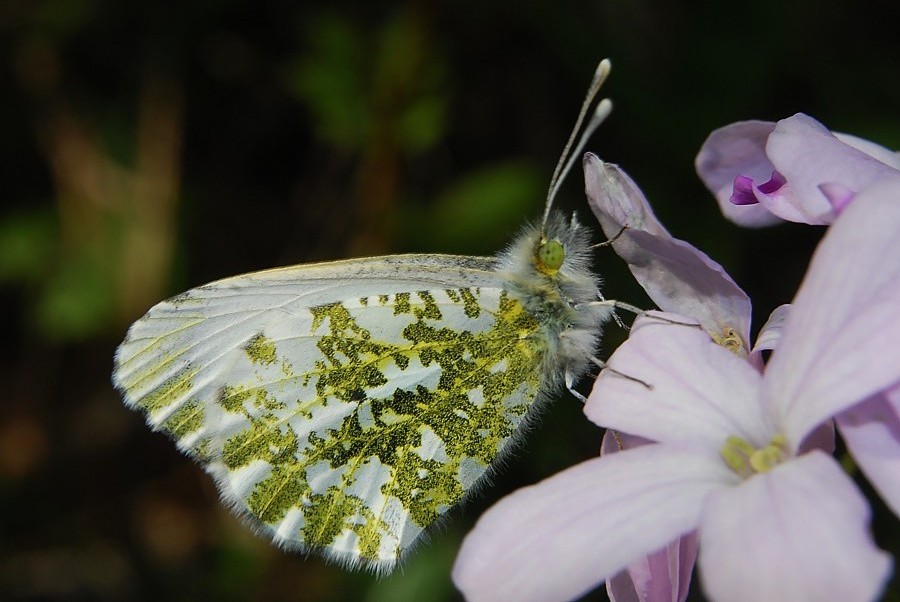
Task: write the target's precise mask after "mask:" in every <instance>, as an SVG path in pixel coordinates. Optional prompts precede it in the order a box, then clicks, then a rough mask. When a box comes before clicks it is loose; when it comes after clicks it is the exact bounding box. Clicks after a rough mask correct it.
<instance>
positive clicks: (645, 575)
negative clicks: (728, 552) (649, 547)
mask: <svg viewBox="0 0 900 602" xmlns="http://www.w3.org/2000/svg"><path fill="white" fill-rule="evenodd" d="M698 543H699V541H698V537H697V533H696V532H694V533H690V534H688V535H684V536H682V537H679V538H678V539H677V540H676V541H674V542H672V543H670V544H669V545H667V546H666V547H665V548H663V549H662V550H658V551H656V552H654V553H653V554H650V555H649V556H647V557H646V558H642V559H641V560H639V561H637V562H635V563H632V564H631V565H629V566H628V568H627V569H626V570H624V571H622V572H621V573H619V574H617V575H616V576H615V577H613V578H612V579H609V580H608V581H607V582H606V592H607V593H608V594H609V598H610V600H611V601H612V602H683V601H684V600H685V599H687V595H688V589H689V588H690V585H691V574H692V573H693V570H694V562H695V561H696V559H697V546H698Z"/></svg>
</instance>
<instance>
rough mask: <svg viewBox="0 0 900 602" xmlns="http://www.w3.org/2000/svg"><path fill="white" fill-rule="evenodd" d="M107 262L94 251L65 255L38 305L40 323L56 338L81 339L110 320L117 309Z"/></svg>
mask: <svg viewBox="0 0 900 602" xmlns="http://www.w3.org/2000/svg"><path fill="white" fill-rule="evenodd" d="M107 265H108V264H107V262H104V261H103V259H102V258H100V257H96V256H95V254H90V253H81V254H79V255H75V256H69V257H64V258H63V261H62V263H61V264H60V265H59V266H58V268H57V269H56V271H55V272H54V274H53V275H52V276H51V277H50V279H49V280H48V281H47V283H46V287H45V289H44V291H43V294H42V296H41V298H40V300H39V301H38V305H37V320H38V326H39V327H40V329H41V330H42V331H43V333H44V334H45V335H46V336H47V337H48V338H50V339H54V340H71V339H79V338H83V337H86V336H89V335H91V334H94V333H96V332H98V331H100V330H102V329H103V327H105V325H106V324H108V323H109V321H110V319H111V318H112V316H114V315H115V313H114V304H113V298H112V295H113V294H114V291H115V287H113V286H111V285H110V281H109V278H108V274H107V272H106V269H105V268H106V267H107Z"/></svg>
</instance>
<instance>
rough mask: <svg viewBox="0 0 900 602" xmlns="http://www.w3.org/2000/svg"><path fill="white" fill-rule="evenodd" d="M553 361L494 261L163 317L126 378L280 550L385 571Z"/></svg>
mask: <svg viewBox="0 0 900 602" xmlns="http://www.w3.org/2000/svg"><path fill="white" fill-rule="evenodd" d="M545 345H546V341H544V340H543V339H542V331H541V328H540V324H539V323H538V321H537V319H536V318H535V316H533V315H532V314H531V313H529V312H528V311H527V310H526V309H525V306H524V305H523V303H522V301H521V299H519V298H518V297H517V295H516V294H515V293H514V292H511V291H510V290H507V288H506V287H505V286H504V281H503V279H501V278H500V277H499V276H498V275H497V273H496V271H495V266H494V265H493V260H491V259H480V258H467V257H453V256H423V255H417V256H398V257H388V258H372V259H366V260H354V261H346V262H333V263H329V264H316V265H311V266H298V267H295V268H284V269H281V270H270V271H267V272H259V273H256V274H248V275H246V276H239V277H236V278H230V279H227V280H223V281H219V282H216V283H212V284H210V285H206V286H204V287H199V288H197V289H193V290H191V291H188V292H187V293H185V294H183V295H181V296H178V297H175V298H173V299H171V300H169V301H166V302H163V303H161V304H159V305H157V306H156V307H154V308H153V309H151V310H150V311H149V312H148V313H147V315H146V316H144V318H142V319H141V320H139V321H138V322H137V323H135V325H134V326H133V327H132V329H131V330H130V331H129V334H128V337H127V338H126V341H125V342H124V343H123V344H122V346H121V347H120V349H119V352H118V353H117V356H116V372H115V377H114V379H115V382H116V385H117V386H118V387H119V388H120V389H121V390H122V391H123V393H124V395H125V398H126V403H127V404H129V405H131V406H133V407H138V408H140V409H142V410H143V411H144V412H145V414H146V417H147V421H148V422H149V423H150V425H151V426H153V427H154V428H155V429H157V430H163V431H166V432H167V433H169V434H170V435H171V436H172V437H173V438H175V439H176V440H177V442H178V445H179V447H180V448H181V449H182V450H184V451H185V452H187V453H189V454H191V455H193V456H194V457H196V458H197V459H198V460H199V461H200V462H201V463H203V464H204V466H205V467H206V469H207V470H208V471H209V472H210V473H211V474H212V475H213V476H214V477H215V479H216V481H217V484H218V486H219V489H220V491H221V494H222V496H223V498H224V499H225V500H226V501H227V502H228V503H229V505H230V506H232V507H234V508H236V509H237V510H238V511H239V512H240V513H242V514H244V515H246V516H248V517H250V519H251V521H252V522H253V523H254V524H255V525H257V526H258V527H259V528H260V529H261V530H263V531H264V532H266V533H267V534H268V535H269V536H271V537H272V538H273V540H275V541H276V542H277V543H279V544H281V545H284V546H285V547H293V548H302V549H310V548H312V549H320V550H323V551H324V552H325V553H326V554H327V555H329V556H331V557H333V558H336V559H338V560H340V561H342V562H345V563H347V564H359V563H361V564H364V565H367V566H370V567H372V568H375V569H380V570H385V571H386V570H389V569H390V568H391V567H392V566H393V564H394V563H395V562H396V561H397V559H398V558H399V557H400V556H401V555H402V554H403V553H404V552H405V551H407V550H408V549H409V548H410V547H411V546H412V545H413V543H414V542H415V541H416V539H417V538H418V537H419V535H421V534H422V532H423V531H424V529H426V528H427V527H428V526H429V525H431V524H432V523H434V522H435V521H436V520H437V519H438V518H439V517H440V516H441V515H442V514H443V513H444V512H446V511H447V510H448V509H449V508H450V507H452V506H453V505H454V504H456V503H457V502H458V501H460V500H461V499H462V498H463V497H464V496H465V494H466V492H467V491H468V490H470V489H471V488H472V486H473V485H474V484H475V482H476V481H477V480H478V479H479V478H480V477H481V476H482V475H483V474H484V473H485V471H486V470H487V468H488V467H489V466H490V464H491V462H493V461H494V460H495V459H496V458H497V456H498V455H499V454H500V453H501V452H502V450H503V448H504V447H505V445H506V444H507V443H508V442H509V439H510V437H511V436H512V434H513V432H514V431H515V429H516V427H517V426H518V425H519V423H520V421H521V420H522V419H523V417H524V415H525V413H526V411H527V409H528V407H529V406H530V404H531V402H532V401H533V400H534V398H535V397H536V396H537V394H538V390H539V389H540V386H541V382H540V377H541V372H540V369H539V367H540V362H541V360H542V354H543V353H544V349H545Z"/></svg>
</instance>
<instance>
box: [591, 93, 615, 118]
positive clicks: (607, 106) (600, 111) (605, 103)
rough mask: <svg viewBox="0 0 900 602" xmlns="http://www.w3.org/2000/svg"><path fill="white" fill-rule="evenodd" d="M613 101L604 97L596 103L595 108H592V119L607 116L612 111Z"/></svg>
mask: <svg viewBox="0 0 900 602" xmlns="http://www.w3.org/2000/svg"><path fill="white" fill-rule="evenodd" d="M612 110H613V103H612V101H611V100H610V99H608V98H604V99H603V100H601V101H600V102H599V103H597V108H596V109H594V119H599V120H601V121H602V120H604V119H606V118H607V117H609V114H610V113H612Z"/></svg>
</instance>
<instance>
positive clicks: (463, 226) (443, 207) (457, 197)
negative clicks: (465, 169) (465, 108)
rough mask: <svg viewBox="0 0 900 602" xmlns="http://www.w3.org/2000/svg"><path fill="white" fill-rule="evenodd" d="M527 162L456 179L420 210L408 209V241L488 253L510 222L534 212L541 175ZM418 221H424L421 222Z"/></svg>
mask: <svg viewBox="0 0 900 602" xmlns="http://www.w3.org/2000/svg"><path fill="white" fill-rule="evenodd" d="M537 174H538V171H537V170H536V169H535V168H534V167H532V166H530V165H529V164H527V163H525V162H521V161H514V162H509V163H503V164H500V165H495V166H493V167H490V168H488V169H484V170H481V171H478V172H475V173H473V174H470V175H468V176H465V177H463V178H462V179H460V180H458V181H457V182H456V183H455V184H454V185H453V186H452V187H451V188H450V189H449V190H448V191H447V192H445V193H444V194H443V195H441V196H440V197H439V198H438V199H437V201H436V202H435V203H434V205H433V206H432V208H431V210H430V211H429V212H428V213H427V214H426V215H418V216H415V215H412V212H409V214H408V221H407V222H405V224H404V225H405V226H408V227H407V228H404V230H405V231H406V232H408V233H409V235H410V245H411V246H415V247H417V248H421V249H430V250H433V251H438V250H439V251H441V252H447V253H466V254H469V255H471V254H476V253H494V252H496V251H497V250H498V248H499V245H502V244H504V243H505V242H507V241H508V240H509V239H510V236H511V235H512V234H513V232H511V231H510V224H517V225H521V224H524V223H525V222H526V221H527V220H529V219H533V218H534V217H536V215H537V214H536V211H537V208H538V207H540V206H541V202H540V199H542V198H543V196H544V191H543V188H544V183H543V179H542V178H540V177H539V176H538V175H537ZM423 224H424V227H423Z"/></svg>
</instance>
